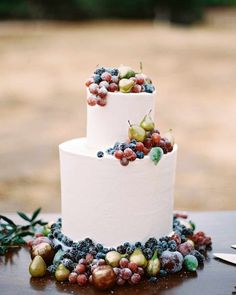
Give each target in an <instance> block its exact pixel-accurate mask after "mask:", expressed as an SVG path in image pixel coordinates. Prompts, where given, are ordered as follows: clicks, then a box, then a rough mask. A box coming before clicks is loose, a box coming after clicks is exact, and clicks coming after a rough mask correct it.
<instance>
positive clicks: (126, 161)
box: [120, 157, 129, 166]
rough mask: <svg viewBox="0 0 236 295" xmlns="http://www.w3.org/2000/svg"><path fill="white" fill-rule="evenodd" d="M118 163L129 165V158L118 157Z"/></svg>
mask: <svg viewBox="0 0 236 295" xmlns="http://www.w3.org/2000/svg"><path fill="white" fill-rule="evenodd" d="M120 163H121V165H122V166H127V165H129V160H128V159H127V158H125V157H123V158H122V159H120Z"/></svg>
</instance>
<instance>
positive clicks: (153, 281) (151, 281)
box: [148, 277, 158, 283]
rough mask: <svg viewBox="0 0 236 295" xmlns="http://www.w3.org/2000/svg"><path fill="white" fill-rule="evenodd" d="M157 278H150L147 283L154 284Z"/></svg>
mask: <svg viewBox="0 0 236 295" xmlns="http://www.w3.org/2000/svg"><path fill="white" fill-rule="evenodd" d="M157 280H158V279H157V277H150V278H149V279H148V281H149V282H150V283H156V282H157Z"/></svg>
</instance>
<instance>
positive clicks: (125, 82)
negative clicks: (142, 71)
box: [119, 79, 135, 93]
mask: <svg viewBox="0 0 236 295" xmlns="http://www.w3.org/2000/svg"><path fill="white" fill-rule="evenodd" d="M134 84H135V82H134V81H133V80H131V79H121V80H120V82H119V89H120V91H121V92H124V93H129V92H130V91H131V89H132V88H133V86H134Z"/></svg>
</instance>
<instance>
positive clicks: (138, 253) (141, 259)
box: [129, 248, 147, 267]
mask: <svg viewBox="0 0 236 295" xmlns="http://www.w3.org/2000/svg"><path fill="white" fill-rule="evenodd" d="M129 261H130V262H134V263H136V264H137V265H138V266H141V267H146V266H147V259H146V258H145V256H144V255H143V252H142V250H141V249H140V248H136V249H135V250H134V252H133V253H132V254H131V255H130V258H129Z"/></svg>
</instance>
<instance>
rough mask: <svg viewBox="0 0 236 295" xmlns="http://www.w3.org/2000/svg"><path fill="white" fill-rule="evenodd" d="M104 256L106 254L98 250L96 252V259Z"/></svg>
mask: <svg viewBox="0 0 236 295" xmlns="http://www.w3.org/2000/svg"><path fill="white" fill-rule="evenodd" d="M105 257H106V254H105V253H102V252H98V253H97V254H96V259H105Z"/></svg>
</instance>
